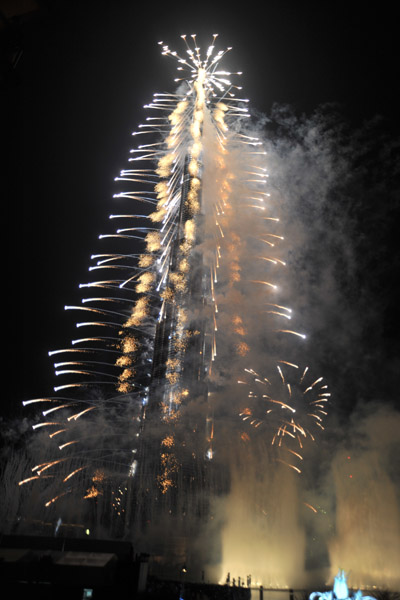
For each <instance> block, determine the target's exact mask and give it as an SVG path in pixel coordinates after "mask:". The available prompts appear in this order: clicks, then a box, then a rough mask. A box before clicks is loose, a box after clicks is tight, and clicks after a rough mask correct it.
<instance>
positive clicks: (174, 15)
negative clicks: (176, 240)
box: [2, 0, 400, 414]
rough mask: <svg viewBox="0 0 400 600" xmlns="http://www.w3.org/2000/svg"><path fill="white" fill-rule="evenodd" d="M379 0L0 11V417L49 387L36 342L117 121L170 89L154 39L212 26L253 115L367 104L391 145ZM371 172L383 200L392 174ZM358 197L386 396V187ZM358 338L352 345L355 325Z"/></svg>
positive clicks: (390, 244) (69, 265)
mask: <svg viewBox="0 0 400 600" xmlns="http://www.w3.org/2000/svg"><path fill="white" fill-rule="evenodd" d="M5 4H7V3H5ZM389 4H390V3H389V2H380V3H378V4H374V5H373V7H372V8H371V7H368V6H367V5H366V4H365V3H358V2H347V3H342V2H330V1H329V2H318V3H316V2H298V1H292V2H291V1H288V0H280V1H273V0H266V1H265V2H264V3H263V7H264V9H263V10H264V12H263V13H262V12H261V9H260V8H259V6H258V5H257V4H256V3H242V4H241V5H240V8H234V7H233V5H232V4H231V3H219V4H218V7H217V8H216V5H217V3H209V4H208V3H187V2H186V3H183V4H176V3H166V4H165V7H164V8H163V9H159V8H157V6H156V4H155V3H141V4H140V5H139V4H138V3H137V2H133V1H132V2H119V1H116V2H98V1H97V2H91V1H89V2H88V1H82V2H72V1H71V2H68V1H54V2H45V3H39V6H40V9H39V10H38V11H36V12H35V13H33V14H32V15H30V17H29V18H27V17H25V18H24V17H14V18H11V19H8V21H7V27H6V30H5V29H4V27H3V30H2V36H3V39H5V40H6V42H7V43H5V44H4V47H5V50H6V55H7V56H8V55H9V49H10V47H11V45H12V43H14V44H15V45H17V46H18V47H19V48H21V49H22V54H21V57H20V59H19V61H18V63H17V65H16V66H15V67H14V68H11V66H9V67H7V60H6V63H5V64H6V67H5V70H4V71H5V75H4V77H3V92H2V97H3V98H4V99H5V100H6V112H4V111H3V121H4V123H5V124H6V125H8V126H9V127H8V129H9V132H10V134H11V135H10V141H9V144H8V150H9V152H8V155H9V156H11V159H12V162H13V166H14V168H13V170H12V171H11V173H12V180H11V195H10V198H9V199H8V198H4V204H5V205H6V206H7V212H8V210H9V211H10V212H9V214H8V216H7V220H6V221H5V224H3V227H4V231H5V232H7V231H10V232H12V236H13V237H12V238H10V240H9V248H8V250H7V252H6V254H5V256H4V258H6V257H7V259H6V260H5V261H4V266H3V268H4V269H6V268H7V264H11V265H12V273H11V279H12V286H9V285H7V283H8V281H7V279H6V277H7V275H6V273H5V272H4V271H3V285H4V286H5V289H7V290H8V293H7V295H9V297H10V300H11V304H10V307H9V309H8V312H7V317H8V318H9V319H10V320H11V321H12V326H11V328H10V329H11V333H10V334H8V336H11V341H12V343H11V347H10V350H11V351H10V352H8V351H7V357H8V358H9V359H10V363H11V373H12V376H11V377H12V385H11V393H10V395H9V397H8V398H7V400H6V402H5V404H4V409H3V410H4V411H5V412H6V414H7V413H12V414H13V413H15V412H16V411H17V410H19V408H17V407H19V406H20V403H21V400H23V399H28V398H33V397H37V396H38V395H42V394H46V393H49V392H50V391H51V387H52V386H53V385H54V384H55V381H54V379H55V378H54V377H53V368H52V361H51V360H50V359H49V358H48V357H47V351H48V350H49V349H56V348H60V347H65V346H67V345H69V342H70V340H71V339H73V338H74V337H76V329H75V327H74V323H75V317H76V315H74V314H73V313H72V312H70V313H68V312H64V310H63V306H64V304H75V303H77V302H78V301H79V298H80V296H79V293H78V284H79V283H80V282H84V281H86V280H88V275H87V267H88V265H89V257H90V255H91V254H92V253H94V252H97V251H98V250H99V245H98V242H97V239H96V238H97V236H98V235H99V234H100V233H104V231H105V229H106V227H108V222H107V217H108V214H109V213H110V212H113V211H114V207H113V201H112V195H113V193H115V191H116V190H115V183H114V181H113V179H114V177H115V176H117V175H118V173H119V171H120V169H122V168H125V167H126V166H127V158H128V152H129V149H130V148H131V147H133V143H132V138H131V136H130V133H131V132H132V131H133V130H135V129H136V127H137V125H138V124H139V123H140V122H142V121H143V120H144V118H145V116H146V114H145V111H144V110H143V108H142V107H143V105H144V104H146V103H147V102H149V101H150V100H151V97H152V95H153V93H154V92H156V91H172V90H173V88H174V83H173V78H174V77H175V65H174V64H173V62H172V61H170V60H168V59H167V58H166V57H162V56H161V55H160V49H159V46H158V45H157V42H158V41H159V40H163V41H165V42H166V43H168V44H169V45H170V47H171V48H173V49H177V50H179V49H181V48H182V47H183V46H182V45H181V40H180V37H179V36H180V35H181V34H183V33H187V34H191V33H197V34H198V40H199V42H200V45H202V46H205V45H206V44H208V42H209V40H211V35H212V34H213V33H217V32H218V33H219V39H218V43H219V47H221V48H222V47H225V46H232V47H233V51H232V52H231V53H230V54H229V56H228V58H227V60H226V62H225V63H224V67H226V68H227V69H231V70H235V71H236V70H239V71H243V76H242V85H243V89H244V95H245V96H246V97H248V98H249V99H250V101H251V107H252V108H253V109H255V110H256V111H257V112H258V113H261V114H266V115H268V114H269V113H270V111H271V108H272V106H273V105H274V103H278V104H290V105H292V106H293V107H294V110H295V112H296V113H297V114H302V113H305V114H306V115H311V114H312V113H313V111H315V109H316V108H317V107H318V106H320V105H321V104H324V103H327V102H335V103H338V105H339V106H340V111H341V113H342V114H343V118H344V119H347V120H348V122H349V123H350V124H351V127H354V128H357V127H362V126H363V124H364V123H365V122H366V121H368V120H371V119H373V118H375V117H376V116H379V117H381V120H380V125H379V131H380V132H382V133H383V135H384V136H385V139H387V140H389V143H390V145H391V146H392V145H394V144H395V140H396V139H398V134H399V129H400V128H399V118H398V101H399V96H398V94H396V84H397V82H398V78H399V77H398V76H399V72H398V71H399V70H398V55H399V48H398V41H397V39H396V38H397V36H398V32H397V26H396V24H397V19H396V18H395V15H394V9H393V8H389ZM138 6H140V8H138ZM10 40H11V41H10ZM13 41H14V42H13ZM202 41H203V43H202ZM7 53H8V54H7ZM390 160H391V161H393V155H391V158H390ZM385 185H386V186H387V189H388V190H390V191H391V194H392V196H391V197H393V190H396V189H397V190H398V188H399V182H398V180H397V181H390V182H389V181H386V182H385ZM357 193H358V192H357ZM382 197H384V195H383V196H382ZM379 202H382V198H381V199H380V200H379ZM374 209H375V207H374V204H373V201H372V200H370V201H369V204H368V205H367V206H366V210H367V211H368V214H369V217H368V219H366V220H365V221H364V220H363V218H362V215H361V213H358V214H357V215H356V217H355V218H356V221H357V228H356V230H357V231H358V233H359V236H360V239H362V238H364V237H365V236H367V235H369V234H371V232H373V231H376V230H379V234H376V238H375V242H376V243H377V244H378V245H379V246H380V249H379V255H380V260H381V262H382V263H384V264H385V268H379V269H377V270H376V272H373V273H372V277H373V278H374V280H373V281H372V280H370V281H368V277H369V273H368V272H367V271H365V274H364V275H365V278H366V279H367V283H366V285H367V287H368V289H369V290H370V293H371V298H372V299H373V300H372V309H373V310H374V311H376V312H379V311H381V310H382V319H381V320H380V324H381V326H382V332H381V335H380V339H379V344H380V349H381V350H380V351H381V363H380V364H377V365H376V369H377V372H379V370H380V368H381V366H382V365H383V363H385V364H387V361H388V360H389V362H390V366H389V368H388V371H386V370H384V371H383V373H384V375H383V377H384V378H385V379H388V380H390V382H389V383H388V384H387V389H386V392H385V393H387V395H390V390H391V389H392V390H393V392H394V391H395V373H396V370H398V369H399V363H398V354H397V353H398V344H397V334H396V333H395V332H394V329H395V324H396V323H398V322H399V319H398V316H397V311H398V304H397V301H398V299H399V294H398V292H397V299H396V295H395V293H394V286H395V285H396V275H395V273H396V270H397V267H398V264H399V254H398V252H397V244H396V242H397V230H396V215H397V217H398V216H399V210H398V209H399V205H398V195H397V204H393V201H391V204H390V206H388V207H387V210H386V209H382V206H380V208H379V210H378V211H377V223H376V230H375V227H374ZM364 225H365V227H366V228H367V230H368V231H363V226H364ZM373 235H375V234H372V236H373ZM372 243H373V241H372V240H371V244H372ZM382 244H383V246H382ZM375 276H376V277H377V279H376V277H375ZM10 292H11V293H10ZM382 306H383V308H381V307H382ZM3 323H4V325H8V324H7V323H6V321H3ZM8 339H10V337H9V338H8ZM371 339H372V340H373V341H372V343H375V341H374V340H375V337H374V336H372V338H371ZM364 343H365V344H366V348H367V345H368V344H367V342H366V338H365V336H364ZM396 356H397V362H396ZM396 365H397V366H396ZM368 368H369V367H368ZM385 368H386V367H385ZM365 375H367V374H366V373H365ZM6 377H7V378H10V375H9V373H6Z"/></svg>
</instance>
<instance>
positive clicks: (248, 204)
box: [20, 35, 329, 532]
mask: <svg viewBox="0 0 400 600" xmlns="http://www.w3.org/2000/svg"><path fill="white" fill-rule="evenodd" d="M182 37H183V42H184V52H183V54H182V55H178V54H177V53H176V52H173V51H171V50H170V49H169V47H168V46H167V45H165V44H164V43H162V42H160V46H161V49H162V54H163V55H164V56H167V57H172V58H173V59H174V60H175V61H177V65H178V71H179V74H180V77H179V78H178V79H176V80H175V81H176V82H177V84H178V88H177V90H176V91H175V92H174V93H156V94H155V95H154V97H153V100H152V102H151V103H149V104H148V105H147V106H146V107H145V108H147V109H148V110H149V111H150V114H151V116H149V117H147V119H146V122H145V123H144V124H142V125H140V126H139V128H138V131H136V132H135V133H134V134H133V135H134V137H135V140H136V139H138V140H139V141H140V143H139V145H138V146H137V147H136V148H134V149H132V150H131V152H130V154H131V156H130V158H129V168H127V169H124V170H122V171H121V173H120V175H119V176H118V177H116V178H115V180H116V185H117V186H118V188H119V191H118V192H117V193H116V194H115V195H114V199H115V203H116V206H117V209H116V212H115V213H113V214H111V215H110V220H111V222H112V224H116V228H115V229H114V230H113V231H112V232H110V233H104V234H102V235H100V236H99V238H100V240H101V243H102V244H103V248H102V251H101V252H99V253H97V254H94V255H93V256H92V260H93V264H92V266H91V267H90V268H89V272H90V274H91V276H92V279H90V281H88V282H84V283H82V284H81V285H80V288H81V290H82V292H83V293H84V294H85V295H84V297H83V298H82V301H81V304H80V305H76V306H66V307H65V308H66V310H73V311H74V312H76V314H77V315H79V317H81V319H82V320H79V321H78V322H77V323H76V327H77V328H78V329H79V330H80V332H81V331H82V333H80V335H81V337H77V338H76V339H74V340H73V341H72V343H71V346H70V347H66V348H62V349H58V350H55V351H52V352H50V353H49V355H50V356H53V357H54V358H55V359H56V361H57V362H55V374H56V375H57V376H58V377H60V379H61V382H60V384H59V385H57V386H56V387H55V388H54V392H55V393H54V395H52V396H50V397H44V398H39V399H33V400H29V401H27V402H25V403H24V404H26V405H28V404H29V405H30V404H35V403H37V404H38V405H40V408H41V409H43V410H42V415H43V420H42V421H40V422H37V423H36V424H35V425H34V429H35V430H37V433H38V435H41V436H43V438H44V437H45V436H48V440H49V442H51V443H52V444H53V446H52V447H51V448H50V447H49V446H48V445H46V452H45V456H44V458H43V460H41V461H40V462H39V463H38V464H37V465H35V466H34V467H33V468H32V472H31V473H30V474H27V476H26V478H25V479H23V480H22V481H20V486H31V485H38V484H40V485H42V488H41V489H42V496H41V498H42V497H43V505H44V506H45V508H46V510H48V511H51V510H53V511H54V515H56V514H59V513H61V512H62V511H63V510H64V511H66V513H67V514H69V513H71V514H72V512H73V511H74V510H76V504H74V506H73V503H72V502H71V497H72V496H73V497H74V498H80V499H81V500H82V502H83V504H85V502H86V503H88V502H89V503H90V502H91V500H92V499H95V500H96V502H98V501H99V500H102V502H103V506H104V507H112V511H111V512H112V515H113V517H107V518H106V517H104V519H103V525H104V523H106V524H107V523H108V524H110V522H112V523H113V525H112V529H113V531H114V532H116V531H117V530H118V527H119V528H120V529H121V528H123V529H125V531H126V529H127V527H130V524H131V523H136V526H139V525H138V522H139V521H143V519H145V520H147V521H148V522H149V521H150V520H151V519H154V514H153V513H154V511H158V512H160V511H161V508H160V507H161V506H162V507H163V510H164V511H165V513H163V514H166V513H171V512H173V511H175V512H176V513H179V512H180V514H187V513H188V512H189V509H188V507H187V503H188V494H186V493H185V495H184V497H183V499H182V498H181V499H179V498H177V493H178V491H179V490H182V489H183V488H184V489H187V488H188V486H189V487H190V488H191V490H192V492H191V494H192V505H193V506H192V510H193V511H194V512H196V513H203V515H207V514H208V512H209V507H208V505H207V506H205V508H204V507H203V509H200V508H199V503H200V504H202V506H203V505H204V504H207V502H204V497H203V492H204V488H205V486H204V480H205V477H206V472H207V473H208V477H209V479H210V473H212V476H211V480H212V481H211V483H210V484H209V488H207V493H208V492H210V489H211V487H214V489H217V493H221V490H222V491H224V490H225V491H226V489H227V487H229V482H228V483H227V482H226V481H225V480H224V477H222V476H220V471H218V469H217V470H216V471H212V467H208V466H207V465H209V464H211V463H218V460H219V465H220V467H221V465H222V467H226V466H227V464H229V461H228V462H226V456H227V454H228V453H229V452H228V451H227V450H226V448H225V449H223V448H224V446H227V441H228V440H229V447H232V448H235V450H234V452H241V448H242V445H243V444H246V443H247V442H248V440H250V439H252V438H253V437H256V438H257V439H259V437H260V436H262V437H263V439H265V441H266V443H267V444H268V445H269V446H271V447H272V448H273V457H274V460H275V461H276V462H277V463H279V464H280V465H284V466H285V468H287V469H288V470H289V471H294V472H296V474H299V473H300V472H301V467H300V464H301V462H302V460H303V456H302V448H303V445H304V443H305V441H308V440H311V441H313V440H314V439H315V436H316V431H318V432H320V431H321V429H323V425H322V421H323V418H324V417H325V415H326V406H327V403H328V400H329V392H328V389H327V386H326V384H325V382H324V380H323V379H322V378H320V377H317V376H311V375H310V374H309V371H308V368H306V367H305V366H301V365H299V364H298V362H299V361H298V360H296V357H298V356H299V353H303V351H304V349H303V345H304V343H305V342H304V341H305V338H306V336H305V334H304V333H303V332H302V331H298V330H297V327H296V326H295V325H292V323H293V322H294V313H293V310H292V309H291V308H290V307H289V306H288V302H287V300H288V296H289V295H290V294H289V287H288V285H287V284H285V269H286V254H287V244H286V241H285V237H284V233H283V228H282V225H281V222H280V219H279V194H278V193H276V191H275V190H273V189H272V188H271V186H269V185H268V178H269V174H268V157H267V156H266V153H265V151H264V149H263V147H262V143H261V141H260V140H259V139H258V137H257V135H255V134H252V133H251V128H250V126H249V125H248V118H249V113H248V108H247V104H248V100H247V99H245V98H241V97H237V95H236V94H237V93H238V91H239V90H240V89H241V88H240V87H239V86H237V85H236V84H235V83H234V80H236V79H237V76H239V75H240V73H235V74H232V73H228V72H226V71H224V70H222V69H221V67H220V62H221V61H222V59H223V57H224V56H225V54H226V53H227V52H228V51H229V50H230V48H227V49H226V50H220V51H217V49H216V46H215V43H216V38H217V36H216V35H215V36H214V37H213V39H212V43H211V45H210V46H208V48H207V50H206V51H205V52H203V51H202V50H201V49H200V48H199V47H198V45H197V40H196V36H191V37H190V38H187V37H186V36H182ZM249 365H251V368H250V366H249ZM259 373H260V374H259ZM228 390H233V391H232V393H231V392H229V393H228ZM227 423H229V428H230V432H229V433H227ZM241 444H242V445H241ZM149 455H151V456H150V458H149ZM218 456H220V458H219V459H218ZM224 461H225V463H224ZM228 470H229V469H228ZM225 471H226V468H225ZM225 479H226V476H225ZM223 480H224V481H223ZM196 481H197V484H196V483H195V482H196ZM49 482H50V483H49ZM116 482H118V483H116ZM122 482H123V483H122ZM218 488H220V489H219V492H218ZM117 490H118V491H117ZM45 496H46V497H45ZM193 497H194V499H193ZM311 508H312V507H311ZM82 510H83V511H84V509H82ZM105 510H106V508H105ZM68 511H69V512H68ZM98 512H99V511H98ZM132 513H134V514H132ZM143 515H144V516H143ZM117 517H118V518H120V522H119V524H118V525H114V523H115V519H116V518H117ZM99 518H100V517H99ZM107 519H108V520H107ZM147 521H146V522H147Z"/></svg>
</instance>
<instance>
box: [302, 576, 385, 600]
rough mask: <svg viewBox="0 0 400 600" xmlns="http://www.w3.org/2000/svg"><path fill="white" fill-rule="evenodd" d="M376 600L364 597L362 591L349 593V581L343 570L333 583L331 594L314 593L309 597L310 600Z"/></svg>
mask: <svg viewBox="0 0 400 600" xmlns="http://www.w3.org/2000/svg"><path fill="white" fill-rule="evenodd" d="M361 598H365V600H375V598H373V597H372V596H363V594H362V591H361V590H357V591H356V592H354V593H349V588H348V586H347V579H346V575H345V572H344V571H343V569H340V570H339V573H338V574H337V575H336V577H335V581H334V583H333V590H332V591H331V592H312V594H310V596H309V600H314V599H316V600H319V599H321V600H336V599H337V600H348V599H349V600H360V599H361Z"/></svg>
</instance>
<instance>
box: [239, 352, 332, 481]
mask: <svg viewBox="0 0 400 600" xmlns="http://www.w3.org/2000/svg"><path fill="white" fill-rule="evenodd" d="M245 372H246V380H245V381H240V382H239V383H240V384H242V385H245V386H246V388H247V390H248V393H247V400H246V406H245V407H244V408H243V409H242V410H241V412H240V414H239V416H240V418H241V419H242V420H243V422H246V424H247V425H249V426H250V427H251V428H254V429H256V430H259V431H260V432H262V435H267V436H268V438H270V440H271V445H272V446H274V447H275V448H276V449H278V450H279V451H278V453H277V458H276V460H278V461H280V462H283V463H285V464H287V465H288V466H289V467H291V468H292V469H294V470H295V471H297V472H298V473H300V472H301V469H300V467H299V465H300V464H301V461H302V460H303V455H302V450H303V448H304V445H305V443H306V441H307V440H310V441H313V442H314V441H315V438H316V435H317V433H318V431H320V430H321V429H322V430H323V429H324V427H323V424H322V423H323V420H324V418H325V417H326V415H327V404H328V401H329V398H330V393H329V391H328V386H327V384H326V383H325V382H324V379H323V377H318V378H316V379H315V378H313V377H312V375H311V373H310V371H309V368H308V367H305V368H304V367H303V368H301V367H299V365H296V364H294V363H289V362H286V361H281V362H280V363H279V364H277V365H276V369H275V371H274V372H272V373H271V375H269V376H268V377H263V376H262V375H259V374H258V373H256V371H254V370H253V369H245Z"/></svg>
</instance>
